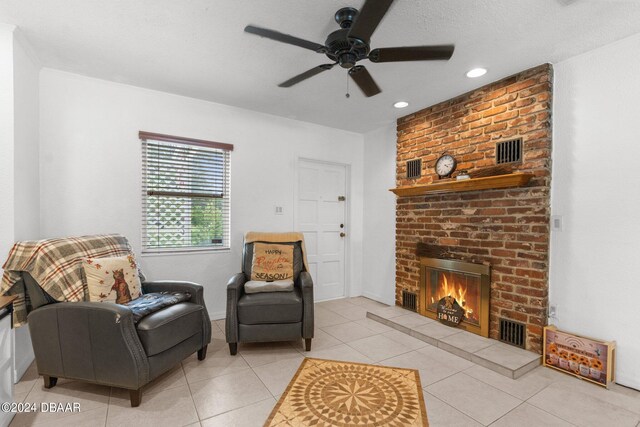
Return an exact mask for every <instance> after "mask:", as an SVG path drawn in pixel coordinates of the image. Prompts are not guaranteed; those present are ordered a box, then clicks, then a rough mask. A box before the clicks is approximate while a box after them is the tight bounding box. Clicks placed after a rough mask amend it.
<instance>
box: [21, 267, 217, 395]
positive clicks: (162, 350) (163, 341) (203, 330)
mask: <svg viewBox="0 0 640 427" xmlns="http://www.w3.org/2000/svg"><path fill="white" fill-rule="evenodd" d="M22 280H23V281H24V284H25V288H26V290H27V293H28V294H29V299H30V301H31V306H32V311H31V312H30V313H29V316H28V324H29V331H30V332H31V341H32V343H33V350H34V353H35V356H36V364H37V367H38V373H39V374H40V375H42V376H43V377H44V386H45V388H51V387H54V386H55V385H56V382H57V380H58V378H59V377H60V378H71V379H76V380H82V381H87V382H91V383H96V384H102V385H106V386H113V387H121V388H125V389H129V391H130V399H131V406H133V407H136V406H138V405H139V404H140V402H141V398H142V387H143V386H144V385H145V384H147V383H149V382H150V381H152V380H153V379H155V378H157V377H158V376H160V375H161V374H163V373H164V372H166V371H168V370H169V369H171V368H172V367H174V366H175V365H176V364H178V363H180V362H181V361H182V360H183V359H185V358H186V357H188V356H189V355H191V354H193V353H195V352H198V359H199V360H204V358H205V357H206V354H207V345H208V344H209V342H210V341H211V322H210V320H209V314H208V312H207V307H206V306H205V302H204V296H203V288H202V286H200V285H197V284H195V283H191V282H173V281H156V282H145V281H143V282H142V288H143V291H144V292H145V293H149V292H163V291H173V292H175V291H179V292H189V293H190V294H191V299H190V300H189V301H185V302H181V303H178V304H174V305H172V306H169V307H165V308H163V309H161V310H159V311H156V312H155V313H152V314H149V315H147V316H145V317H143V318H142V319H140V321H139V322H138V323H137V324H135V323H134V320H133V316H132V312H131V309H129V308H128V307H126V306H123V305H117V304H109V303H101V302H55V301H53V300H51V298H50V297H48V295H47V294H46V293H45V292H44V291H43V290H42V289H41V288H40V286H39V285H38V284H37V283H36V281H35V280H34V279H33V277H31V275H30V274H29V273H22Z"/></svg>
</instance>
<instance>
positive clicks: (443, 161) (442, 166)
mask: <svg viewBox="0 0 640 427" xmlns="http://www.w3.org/2000/svg"><path fill="white" fill-rule="evenodd" d="M455 170H456V159H454V158H453V156H452V155H451V154H443V155H442V156H440V158H439V159H438V160H436V173H437V174H438V176H439V177H440V178H450V177H451V174H452V173H453V171H455Z"/></svg>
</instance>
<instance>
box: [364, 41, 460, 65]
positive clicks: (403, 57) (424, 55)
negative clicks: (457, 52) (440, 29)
mask: <svg viewBox="0 0 640 427" xmlns="http://www.w3.org/2000/svg"><path fill="white" fill-rule="evenodd" d="M453 50H454V46H453V45H441V46H411V47H383V48H381V49H373V50H372V51H371V52H370V53H369V60H370V61H371V62H400V61H433V60H437V59H449V58H451V55H453Z"/></svg>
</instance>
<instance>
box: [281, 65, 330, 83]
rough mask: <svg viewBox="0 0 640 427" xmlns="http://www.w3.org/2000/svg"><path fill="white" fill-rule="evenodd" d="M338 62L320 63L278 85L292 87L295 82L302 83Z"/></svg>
mask: <svg viewBox="0 0 640 427" xmlns="http://www.w3.org/2000/svg"><path fill="white" fill-rule="evenodd" d="M334 65H336V64H322V65H318V66H317V67H313V68H312V69H310V70H307V71H305V72H304V73H302V74H298V75H297V76H295V77H292V78H290V79H289V80H287V81H286V82H282V83H280V84H279V85H278V87H291V86H293V85H295V84H298V83H300V82H301V81H303V80H307V79H308V78H311V77H313V76H315V75H317V74H320V73H321V72H323V71H327V70H330V69H332V68H333V66H334Z"/></svg>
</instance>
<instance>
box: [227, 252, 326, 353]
mask: <svg viewBox="0 0 640 427" xmlns="http://www.w3.org/2000/svg"><path fill="white" fill-rule="evenodd" d="M265 243H270V242H265ZM278 244H287V245H293V246H294V250H293V280H294V289H293V291H291V292H260V293H253V294H247V293H245V292H244V284H245V283H246V282H247V281H248V280H250V278H251V264H252V260H253V245H254V244H253V243H245V245H244V248H243V251H242V272H241V273H238V274H236V275H235V276H233V277H232V278H231V279H230V280H229V283H228V284H227V317H226V324H225V332H226V339H227V343H228V344H229V351H230V352H231V354H232V355H235V354H237V352H238V343H239V342H272V341H293V340H299V339H300V338H303V339H304V341H305V350H306V351H310V350H311V340H312V338H313V281H312V279H311V275H310V274H309V272H307V271H306V270H305V268H304V262H303V258H302V257H303V255H302V247H301V244H300V242H290V243H280V242H278Z"/></svg>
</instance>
